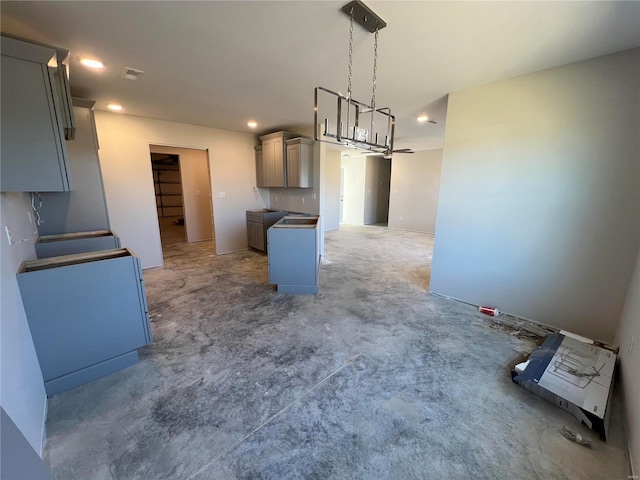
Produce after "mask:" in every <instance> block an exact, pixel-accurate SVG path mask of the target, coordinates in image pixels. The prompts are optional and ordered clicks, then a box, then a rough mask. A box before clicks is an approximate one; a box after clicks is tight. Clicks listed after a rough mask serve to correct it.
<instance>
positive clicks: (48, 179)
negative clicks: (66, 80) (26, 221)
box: [0, 40, 71, 192]
mask: <svg viewBox="0 0 640 480" xmlns="http://www.w3.org/2000/svg"><path fill="white" fill-rule="evenodd" d="M3 42H4V40H3ZM1 67H2V93H1V95H2V127H1V135H2V176H1V179H0V180H1V181H0V185H1V188H0V190H1V191H3V192H38V191H40V192H59V191H69V190H70V188H71V185H70V177H69V173H68V167H67V150H66V145H65V142H64V135H63V131H62V121H61V117H60V106H59V105H56V104H57V101H56V100H57V99H56V96H54V94H53V90H52V84H53V83H52V82H54V79H53V78H52V75H53V72H52V71H51V70H52V69H50V67H47V65H45V64H43V63H38V62H32V61H28V60H22V59H19V58H15V57H10V56H7V55H2V65H1Z"/></svg>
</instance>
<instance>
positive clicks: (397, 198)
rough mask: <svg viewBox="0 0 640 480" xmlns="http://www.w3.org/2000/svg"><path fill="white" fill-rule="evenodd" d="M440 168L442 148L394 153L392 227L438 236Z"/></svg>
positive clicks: (390, 224) (390, 211)
mask: <svg viewBox="0 0 640 480" xmlns="http://www.w3.org/2000/svg"><path fill="white" fill-rule="evenodd" d="M441 169H442V149H437V150H423V151H418V152H415V153H414V154H403V153H394V154H393V159H392V160H391V199H390V201H389V226H390V227H393V228H401V229H403V230H411V231H413V232H423V233H430V234H434V233H435V231H436V213H437V211H438V194H439V193H440V171H441Z"/></svg>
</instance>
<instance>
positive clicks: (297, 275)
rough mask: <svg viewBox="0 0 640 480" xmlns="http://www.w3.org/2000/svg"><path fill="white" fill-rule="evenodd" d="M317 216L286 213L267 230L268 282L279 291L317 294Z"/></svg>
mask: <svg viewBox="0 0 640 480" xmlns="http://www.w3.org/2000/svg"><path fill="white" fill-rule="evenodd" d="M318 219H319V217H291V216H287V217H284V218H282V219H280V220H279V221H278V222H276V223H275V224H274V225H273V226H272V227H271V228H269V230H268V231H267V235H268V240H269V243H268V250H269V283H273V284H276V285H277V286H278V287H277V288H278V292H281V293H318V273H319V262H320V250H319V241H318V240H319V237H318Z"/></svg>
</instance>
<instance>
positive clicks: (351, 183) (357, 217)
mask: <svg viewBox="0 0 640 480" xmlns="http://www.w3.org/2000/svg"><path fill="white" fill-rule="evenodd" d="M366 166H367V157H365V156H363V155H357V156H343V157H342V168H343V169H344V189H343V192H344V201H343V207H342V209H343V214H342V223H346V224H349V225H363V222H364V191H365V187H364V183H365V176H366Z"/></svg>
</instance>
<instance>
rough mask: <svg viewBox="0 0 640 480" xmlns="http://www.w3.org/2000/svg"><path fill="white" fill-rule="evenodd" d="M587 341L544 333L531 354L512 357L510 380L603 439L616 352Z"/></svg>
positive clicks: (604, 437) (606, 424)
mask: <svg viewBox="0 0 640 480" xmlns="http://www.w3.org/2000/svg"><path fill="white" fill-rule="evenodd" d="M589 342H590V341H589V340H588V339H579V338H578V337H574V336H569V335H563V334H561V333H557V334H553V335H548V336H547V337H546V338H545V340H544V342H543V343H542V344H541V345H540V346H538V348H537V349H535V350H534V351H533V352H532V353H531V355H529V356H528V357H525V356H520V357H518V358H515V359H513V360H512V361H511V362H510V363H509V367H510V370H511V378H512V379H513V381H514V382H516V383H518V384H519V385H520V386H522V387H523V388H525V389H527V390H529V391H530V392H532V393H534V394H536V395H538V396H540V397H542V398H544V399H546V400H548V401H550V402H552V403H554V404H556V405H558V406H559V407H561V408H562V409H564V410H566V411H568V412H569V413H571V414H572V415H573V416H574V417H576V418H577V419H578V420H579V421H581V422H582V423H584V424H585V425H587V426H588V427H589V428H591V429H593V430H595V431H597V432H598V433H599V434H600V436H601V438H602V439H606V435H607V430H608V424H609V415H608V413H609V409H608V408H607V406H608V404H609V400H610V397H611V393H612V391H613V372H614V368H615V363H616V354H615V353H614V352H612V351H611V350H607V349H605V348H601V347H599V346H596V345H594V344H593V342H591V343H589ZM525 362H526V364H525ZM523 364H524V365H523ZM520 372H521V373H520Z"/></svg>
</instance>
